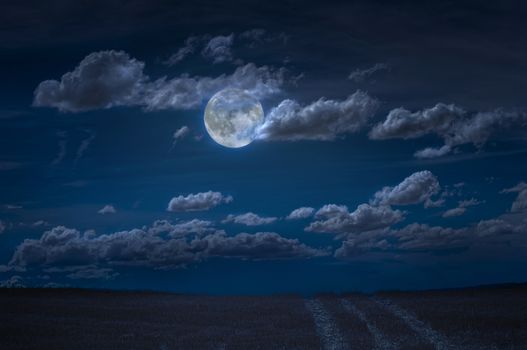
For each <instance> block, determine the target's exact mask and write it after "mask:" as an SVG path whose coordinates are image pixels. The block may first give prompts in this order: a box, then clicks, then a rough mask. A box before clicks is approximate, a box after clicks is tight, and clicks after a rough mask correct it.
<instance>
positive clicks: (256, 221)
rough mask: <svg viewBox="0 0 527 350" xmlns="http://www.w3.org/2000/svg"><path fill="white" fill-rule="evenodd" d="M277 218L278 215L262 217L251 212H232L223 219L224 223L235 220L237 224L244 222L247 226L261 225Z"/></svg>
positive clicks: (270, 222)
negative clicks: (236, 213)
mask: <svg viewBox="0 0 527 350" xmlns="http://www.w3.org/2000/svg"><path fill="white" fill-rule="evenodd" d="M276 220H278V218H276V217H261V216H258V215H257V214H255V213H251V212H249V213H245V214H240V215H232V214H230V215H228V216H227V217H226V218H225V219H224V220H223V221H222V223H224V224H225V223H230V222H234V223H236V224H242V225H246V226H259V225H268V224H272V223H273V222H275V221H276Z"/></svg>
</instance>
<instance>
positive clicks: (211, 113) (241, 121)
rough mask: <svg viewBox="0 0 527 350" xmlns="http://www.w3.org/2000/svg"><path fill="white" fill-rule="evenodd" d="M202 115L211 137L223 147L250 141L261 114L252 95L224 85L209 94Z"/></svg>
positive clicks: (239, 145) (242, 144) (261, 110)
mask: <svg viewBox="0 0 527 350" xmlns="http://www.w3.org/2000/svg"><path fill="white" fill-rule="evenodd" d="M204 119H205V127H206V128H207V132H208V133H209V135H210V137H212V139H213V140H214V141H216V142H217V143H219V144H220V145H222V146H225V147H231V148H239V147H243V146H247V145H248V144H250V143H251V142H252V141H253V139H254V133H255V130H256V128H257V127H258V126H260V125H261V124H262V123H263V121H264V114H263V108H262V105H261V104H260V102H258V100H257V99H256V98H255V97H254V96H252V95H251V94H249V93H248V92H246V91H243V90H240V89H232V88H227V89H224V90H221V91H219V92H217V93H216V94H215V95H214V96H212V97H211V99H210V100H209V102H208V103H207V107H206V108H205V117H204Z"/></svg>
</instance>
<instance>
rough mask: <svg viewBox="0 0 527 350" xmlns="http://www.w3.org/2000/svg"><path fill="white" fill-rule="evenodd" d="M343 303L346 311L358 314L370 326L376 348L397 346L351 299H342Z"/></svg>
mask: <svg viewBox="0 0 527 350" xmlns="http://www.w3.org/2000/svg"><path fill="white" fill-rule="evenodd" d="M341 303H342V306H343V307H344V309H345V310H346V311H348V312H349V313H351V314H353V315H355V316H357V317H358V318H359V319H360V320H361V321H362V322H364V323H365V324H366V327H367V328H368V330H369V331H370V333H371V335H372V336H373V339H374V340H375V345H376V346H375V348H376V349H379V350H393V349H396V348H397V347H396V346H395V344H393V343H391V342H390V341H389V340H388V339H387V338H386V337H385V336H384V334H383V333H382V332H381V331H380V330H379V328H377V326H376V325H375V324H374V323H373V322H371V321H370V320H368V318H367V317H366V315H365V314H364V313H363V312H362V311H361V310H359V309H358V308H357V307H356V306H355V305H353V303H352V302H351V301H349V300H347V299H342V300H341Z"/></svg>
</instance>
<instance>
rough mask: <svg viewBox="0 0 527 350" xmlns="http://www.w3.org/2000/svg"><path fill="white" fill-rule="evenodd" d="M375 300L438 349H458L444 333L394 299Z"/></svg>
mask: <svg viewBox="0 0 527 350" xmlns="http://www.w3.org/2000/svg"><path fill="white" fill-rule="evenodd" d="M374 300H375V301H376V302H377V303H378V304H380V305H382V306H383V307H384V308H386V309H387V310H389V311H390V312H391V313H393V314H394V315H395V316H397V317H399V318H400V319H402V320H403V321H404V322H405V323H406V324H407V325H408V327H410V328H411V329H412V330H413V331H414V332H415V333H417V334H418V335H419V336H420V337H421V338H422V339H426V340H428V341H429V342H430V343H432V345H433V346H434V347H435V349H436V350H449V349H450V350H455V349H457V347H454V346H453V345H452V344H450V341H449V340H448V339H447V338H446V337H445V336H444V335H442V334H441V333H439V332H437V331H435V330H434V329H432V328H431V327H430V326H429V325H427V324H425V323H424V322H423V321H421V320H419V319H418V318H417V317H415V315H413V314H412V313H410V312H408V311H407V310H405V309H403V308H401V307H400V306H398V305H397V304H395V303H393V302H392V301H390V300H388V299H386V298H375V299H374Z"/></svg>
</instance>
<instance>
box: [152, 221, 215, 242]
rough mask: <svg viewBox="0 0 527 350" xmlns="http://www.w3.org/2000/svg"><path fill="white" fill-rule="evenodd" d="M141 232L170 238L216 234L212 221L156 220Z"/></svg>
mask: <svg viewBox="0 0 527 350" xmlns="http://www.w3.org/2000/svg"><path fill="white" fill-rule="evenodd" d="M143 230H145V231H147V232H148V233H149V234H152V235H159V234H166V235H168V236H170V237H172V238H179V237H185V236H187V235H189V234H196V235H200V236H202V235H205V234H210V233H214V232H216V228H214V225H213V222H212V221H207V220H199V219H192V220H190V221H182V222H176V223H172V222H170V221H168V220H156V221H154V223H153V224H152V226H151V227H143Z"/></svg>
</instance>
